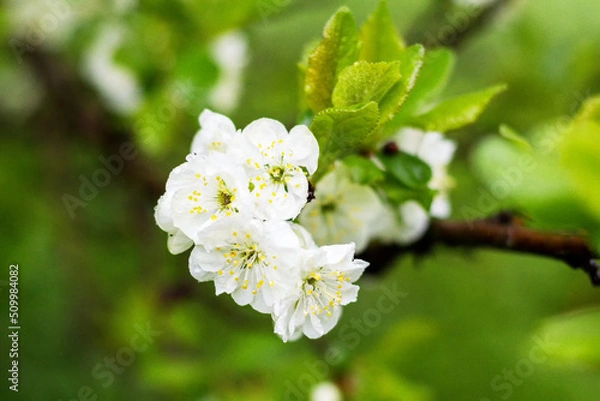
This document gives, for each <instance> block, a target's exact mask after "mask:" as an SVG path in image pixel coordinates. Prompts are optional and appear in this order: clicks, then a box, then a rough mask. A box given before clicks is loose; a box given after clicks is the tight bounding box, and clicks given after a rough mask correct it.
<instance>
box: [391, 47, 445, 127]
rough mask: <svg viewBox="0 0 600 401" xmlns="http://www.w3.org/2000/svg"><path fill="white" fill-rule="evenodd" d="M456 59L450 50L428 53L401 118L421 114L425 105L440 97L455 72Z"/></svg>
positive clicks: (403, 107)
mask: <svg viewBox="0 0 600 401" xmlns="http://www.w3.org/2000/svg"><path fill="white" fill-rule="evenodd" d="M455 63H456V57H455V56H454V53H453V52H452V51H451V50H449V49H444V48H440V49H435V50H431V51H427V53H426V54H425V57H424V58H423V66H422V67H421V70H420V71H419V78H418V79H417V81H416V82H415V86H414V88H413V90H412V91H411V93H410V96H409V97H408V98H407V99H406V102H404V104H403V105H402V110H401V111H400V113H399V114H400V115H401V116H399V118H404V117H409V116H411V115H413V114H416V113H418V112H419V110H420V109H422V107H424V105H426V104H427V103H428V102H430V101H431V100H432V99H434V98H435V97H436V96H438V95H439V94H440V93H441V92H442V90H443V89H444V88H445V87H446V84H447V83H448V79H449V78H450V75H451V74H452V71H453V70H454V65H455Z"/></svg>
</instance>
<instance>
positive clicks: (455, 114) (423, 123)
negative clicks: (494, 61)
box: [411, 85, 506, 132]
mask: <svg viewBox="0 0 600 401" xmlns="http://www.w3.org/2000/svg"><path fill="white" fill-rule="evenodd" d="M505 89H506V86H505V85H496V86H492V87H490V88H487V89H484V90H481V91H478V92H473V93H468V94H466V95H462V96H457V97H454V98H451V99H448V100H445V101H443V102H441V103H440V104H438V105H437V106H436V107H435V108H434V109H433V110H431V111H429V112H427V113H425V114H421V115H420V116H417V117H415V118H414V119H412V121H411V123H412V125H415V126H417V127H421V128H423V129H425V130H427V131H441V132H446V131H451V130H454V129H458V128H461V127H464V126H465V125H468V124H471V123H472V122H474V121H475V120H477V118H478V117H479V115H480V114H481V113H482V112H483V111H484V110H485V108H486V106H487V105H488V103H489V102H490V101H491V100H492V99H493V98H494V96H496V95H497V94H499V93H500V92H502V91H504V90H505Z"/></svg>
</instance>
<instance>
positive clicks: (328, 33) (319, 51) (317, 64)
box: [304, 7, 358, 113]
mask: <svg viewBox="0 0 600 401" xmlns="http://www.w3.org/2000/svg"><path fill="white" fill-rule="evenodd" d="M357 59H358V29H357V27H356V22H355V20H354V16H353V15H352V13H351V12H350V11H349V10H348V8H346V7H342V8H340V9H339V10H338V11H337V12H336V13H335V14H334V15H333V17H331V19H330V20H329V21H328V22H327V25H325V29H324V31H323V40H322V41H321V42H320V43H319V45H318V46H317V48H316V49H315V50H314V51H313V52H312V53H311V54H310V56H309V58H308V67H307V68H306V80H305V85H304V91H305V93H306V101H307V103H308V106H309V107H310V108H311V109H312V111H313V112H315V113H318V112H320V111H321V110H324V109H327V108H329V107H331V106H332V103H331V94H332V92H333V88H334V87H335V83H336V81H337V77H338V75H339V73H340V72H341V71H342V70H343V69H344V68H346V67H347V66H349V65H351V64H353V63H354V62H355V61H356V60H357Z"/></svg>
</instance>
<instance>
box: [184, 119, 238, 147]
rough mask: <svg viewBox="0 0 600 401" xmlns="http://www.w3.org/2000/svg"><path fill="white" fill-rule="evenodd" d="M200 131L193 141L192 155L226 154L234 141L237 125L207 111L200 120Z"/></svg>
mask: <svg viewBox="0 0 600 401" xmlns="http://www.w3.org/2000/svg"><path fill="white" fill-rule="evenodd" d="M198 120H199V122H200V131H198V133H197V134H196V135H195V136H194V139H193V140H192V153H193V154H195V155H207V154H209V153H212V152H220V153H226V152H227V147H228V146H229V144H230V143H231V142H232V141H233V137H234V135H235V125H234V124H233V122H232V121H231V120H230V119H229V118H227V117H226V116H224V115H222V114H219V113H215V112H213V111H210V110H208V109H205V110H204V111H203V112H202V114H200V118H199V119H198Z"/></svg>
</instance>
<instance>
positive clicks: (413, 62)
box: [379, 45, 425, 127]
mask: <svg viewBox="0 0 600 401" xmlns="http://www.w3.org/2000/svg"><path fill="white" fill-rule="evenodd" d="M424 55H425V48H424V47H423V46H421V45H414V46H411V47H408V48H406V49H405V51H404V53H403V54H402V56H401V57H400V75H401V76H402V79H401V80H400V81H399V82H398V83H397V84H396V85H394V86H393V87H392V89H390V90H389V91H388V92H387V94H386V95H385V97H384V98H383V99H382V100H381V102H379V108H380V114H381V120H380V121H379V127H382V126H383V125H384V124H385V123H387V122H388V121H391V120H392V119H393V118H394V117H395V116H396V113H398V111H399V110H400V107H402V104H403V103H404V100H406V98H407V96H408V94H409V93H410V91H411V90H412V88H413V87H414V85H415V82H416V80H417V76H418V75H419V71H420V70H421V66H422V65H423V56H424Z"/></svg>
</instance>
